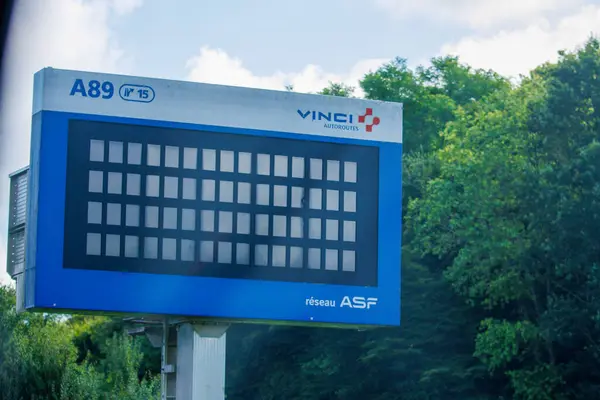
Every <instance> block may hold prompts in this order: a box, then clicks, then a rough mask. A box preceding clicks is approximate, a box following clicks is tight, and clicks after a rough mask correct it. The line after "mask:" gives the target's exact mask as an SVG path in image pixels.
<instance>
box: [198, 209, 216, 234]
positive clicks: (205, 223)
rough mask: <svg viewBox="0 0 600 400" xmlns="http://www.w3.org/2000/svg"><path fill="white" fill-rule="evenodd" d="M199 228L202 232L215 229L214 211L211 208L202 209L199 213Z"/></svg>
mask: <svg viewBox="0 0 600 400" xmlns="http://www.w3.org/2000/svg"><path fill="white" fill-rule="evenodd" d="M200 229H201V230H202V231H204V232H213V231H214V230H215V212H214V211H212V210H202V213H201V215H200Z"/></svg>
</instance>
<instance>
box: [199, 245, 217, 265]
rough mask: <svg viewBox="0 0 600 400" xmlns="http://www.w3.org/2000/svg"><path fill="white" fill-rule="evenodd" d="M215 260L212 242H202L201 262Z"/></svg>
mask: <svg viewBox="0 0 600 400" xmlns="http://www.w3.org/2000/svg"><path fill="white" fill-rule="evenodd" d="M213 259H214V244H213V242H212V241H208V240H203V241H201V242H200V261H202V262H212V261H213Z"/></svg>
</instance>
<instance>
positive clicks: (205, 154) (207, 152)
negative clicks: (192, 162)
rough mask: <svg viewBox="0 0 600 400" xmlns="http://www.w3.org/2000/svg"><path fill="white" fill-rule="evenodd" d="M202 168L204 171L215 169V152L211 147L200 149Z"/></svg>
mask: <svg viewBox="0 0 600 400" xmlns="http://www.w3.org/2000/svg"><path fill="white" fill-rule="evenodd" d="M202 169H204V170H206V171H216V169H217V152H216V151H215V150H212V149H202Z"/></svg>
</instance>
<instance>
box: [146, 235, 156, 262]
mask: <svg viewBox="0 0 600 400" xmlns="http://www.w3.org/2000/svg"><path fill="white" fill-rule="evenodd" d="M144 258H149V259H155V258H158V238H156V237H146V238H144Z"/></svg>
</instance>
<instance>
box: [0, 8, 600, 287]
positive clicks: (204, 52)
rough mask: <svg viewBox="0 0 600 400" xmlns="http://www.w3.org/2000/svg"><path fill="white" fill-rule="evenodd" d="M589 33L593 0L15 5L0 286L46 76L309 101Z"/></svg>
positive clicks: (514, 69)
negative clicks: (434, 66)
mask: <svg viewBox="0 0 600 400" xmlns="http://www.w3.org/2000/svg"><path fill="white" fill-rule="evenodd" d="M598 31H600V0H418V1H416V0H327V1H324V0H304V1H302V2H291V1H284V0H222V1H198V0H170V1H163V0H17V1H16V6H15V11H14V15H13V21H12V24H11V29H10V37H9V43H8V49H7V50H8V54H7V57H6V61H5V63H4V66H3V71H4V74H3V77H2V103H1V104H0V282H8V281H9V278H8V276H7V275H6V273H5V271H6V268H5V267H4V265H5V260H6V233H7V215H8V187H9V185H8V174H9V173H10V172H12V171H15V170H17V169H19V168H21V167H23V166H26V165H28V163H29V135H30V125H31V101H32V83H33V73H35V72H36V71H38V70H40V69H42V68H44V67H47V66H51V67H55V68H65V69H76V70H86V71H96V72H110V73H123V74H130V75H139V76H146V77H156V78H167V79H178V80H190V81H198V82H207V83H221V84H229V85H236V86H249V87H257V88H268V89H280V90H283V89H284V87H285V86H286V85H293V87H294V90H296V91H300V92H316V91H318V90H320V89H322V88H324V87H325V86H327V84H328V82H330V81H331V82H344V83H347V84H350V85H353V86H356V85H357V83H358V80H359V79H360V78H361V77H362V76H364V74H365V73H367V72H369V71H373V70H376V69H377V67H379V66H380V65H382V64H383V63H385V62H387V61H390V60H391V59H392V58H394V57H402V58H406V59H407V60H408V63H409V65H410V66H413V67H414V66H417V65H420V64H426V63H427V62H428V60H430V59H431V58H432V57H436V56H440V55H448V54H451V55H456V56H459V58H460V59H461V61H462V62H464V63H467V64H469V65H471V66H473V67H477V68H485V69H494V70H495V71H497V72H499V73H501V74H503V75H506V76H509V77H517V76H518V75H519V74H527V73H528V71H529V70H530V69H532V68H534V67H535V66H537V65H539V64H541V63H543V62H546V61H555V60H556V58H557V51H558V50H561V49H571V48H574V47H576V46H578V45H580V44H582V43H583V42H584V41H585V40H586V39H587V38H588V37H589V36H590V35H592V34H597V33H599V32H598ZM357 94H358V95H360V91H358V92H357ZM405 134H410V132H405Z"/></svg>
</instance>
